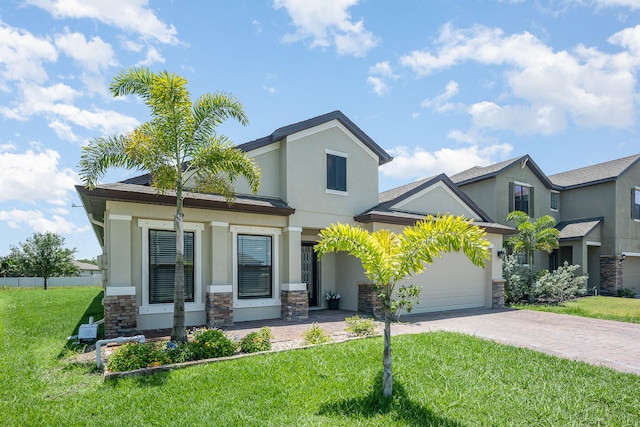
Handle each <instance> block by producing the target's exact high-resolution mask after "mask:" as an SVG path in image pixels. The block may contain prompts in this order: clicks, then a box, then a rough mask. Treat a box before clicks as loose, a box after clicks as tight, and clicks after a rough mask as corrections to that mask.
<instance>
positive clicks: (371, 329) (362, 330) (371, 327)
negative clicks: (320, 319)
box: [344, 315, 376, 337]
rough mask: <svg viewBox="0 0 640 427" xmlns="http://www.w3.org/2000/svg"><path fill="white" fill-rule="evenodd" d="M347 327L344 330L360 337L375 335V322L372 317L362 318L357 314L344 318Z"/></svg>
mask: <svg viewBox="0 0 640 427" xmlns="http://www.w3.org/2000/svg"><path fill="white" fill-rule="evenodd" d="M344 321H345V323H346V324H347V327H346V328H345V330H346V331H347V332H349V333H350V334H355V335H358V336H360V337H366V336H371V335H376V322H375V321H374V320H373V319H369V318H363V317H360V316H358V315H355V316H351V317H347V318H346V319H344Z"/></svg>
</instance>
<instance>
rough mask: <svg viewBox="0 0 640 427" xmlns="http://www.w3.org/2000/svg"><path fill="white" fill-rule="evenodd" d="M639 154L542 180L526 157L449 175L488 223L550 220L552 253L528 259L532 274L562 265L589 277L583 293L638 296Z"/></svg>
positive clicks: (639, 288) (639, 228)
mask: <svg viewBox="0 0 640 427" xmlns="http://www.w3.org/2000/svg"><path fill="white" fill-rule="evenodd" d="M639 159H640V155H634V156H629V157H625V158H623V159H618V160H613V161H610V162H605V163H600V164H597V165H593V166H587V167H584V168H580V169H575V170H572V171H568V172H563V173H559V174H555V175H551V176H547V175H545V174H544V172H542V170H541V169H540V168H539V167H538V166H537V165H536V163H535V162H534V161H533V160H532V159H531V157H530V156H528V155H525V156H520V157H517V158H514V159H511V160H507V161H504V162H501V163H497V164H494V165H490V166H486V167H474V168H471V169H468V170H466V171H464V172H461V173H459V174H456V175H453V176H452V177H451V180H452V181H453V182H455V183H456V184H457V185H458V186H459V187H460V189H462V190H463V191H464V192H465V193H466V194H467V195H468V196H469V197H470V198H471V199H472V200H474V201H475V202H476V203H477V204H478V205H479V206H480V207H481V208H482V209H483V210H484V211H485V212H487V214H488V215H490V216H491V217H492V218H493V219H494V220H495V221H497V222H499V223H502V224H507V225H513V224H510V223H509V222H507V221H506V217H507V214H508V213H509V212H511V211H513V210H522V211H524V212H526V213H528V214H529V216H530V217H532V218H538V217H540V216H542V215H550V216H552V217H553V218H555V219H556V222H557V226H556V228H558V230H559V231H560V241H559V246H560V247H559V249H558V250H556V251H554V252H553V253H551V254H549V255H547V254H546V253H544V252H538V253H537V254H535V258H534V267H535V269H536V270H541V269H555V268H557V267H558V266H559V265H562V264H563V263H564V261H567V262H569V263H570V264H578V265H580V266H581V271H578V273H579V274H582V273H588V274H589V281H588V285H587V286H588V289H589V291H590V292H593V289H594V288H595V289H597V290H598V291H599V292H602V293H604V294H609V295H615V294H616V293H617V290H618V289H621V288H623V287H624V288H631V289H633V290H634V291H635V292H636V294H640V164H639V163H638V160H639Z"/></svg>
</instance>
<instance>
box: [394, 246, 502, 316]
mask: <svg viewBox="0 0 640 427" xmlns="http://www.w3.org/2000/svg"><path fill="white" fill-rule="evenodd" d="M403 284H414V285H416V286H422V291H421V292H420V303H419V304H418V305H414V307H413V311H412V313H427V312H433V311H445V310H459V309H464V308H479V307H485V306H486V305H489V304H486V302H487V301H486V299H487V295H486V293H487V289H486V287H485V271H484V270H483V269H482V268H479V267H476V266H474V265H473V264H472V263H471V262H470V261H469V260H468V259H467V258H466V257H465V256H464V255H463V254H460V253H450V254H446V255H443V256H442V258H440V259H437V260H435V261H434V263H433V264H431V265H428V266H427V270H426V271H425V272H423V273H422V274H420V275H418V276H414V277H411V278H410V279H408V280H404V281H403V282H401V283H400V285H403Z"/></svg>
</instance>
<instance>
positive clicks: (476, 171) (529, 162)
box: [451, 154, 554, 188]
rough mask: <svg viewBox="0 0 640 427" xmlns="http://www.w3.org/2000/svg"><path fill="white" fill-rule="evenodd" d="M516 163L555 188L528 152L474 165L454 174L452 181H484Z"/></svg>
mask: <svg viewBox="0 0 640 427" xmlns="http://www.w3.org/2000/svg"><path fill="white" fill-rule="evenodd" d="M516 165H518V166H519V167H521V168H523V169H524V168H525V167H528V168H529V169H530V170H531V172H533V174H534V175H535V176H536V177H537V178H538V179H539V180H540V182H542V183H543V184H544V186H545V187H547V188H554V185H553V183H552V182H551V180H550V179H549V177H547V175H545V173H544V172H542V169H540V167H539V166H538V165H537V164H536V162H534V161H533V159H532V158H531V156H529V155H528V154H526V155H524V156H520V157H516V158H513V159H510V160H505V161H504V162H500V163H495V164H493V165H489V166H474V167H472V168H470V169H467V170H465V171H462V172H460V173H457V174H455V175H452V176H451V181H453V182H455V183H456V184H457V185H460V186H463V185H467V184H471V183H474V182H478V181H483V180H485V179H489V178H494V177H496V176H497V175H499V174H500V173H502V172H504V171H506V170H507V169H509V168H511V167H513V166H516Z"/></svg>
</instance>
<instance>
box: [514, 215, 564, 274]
mask: <svg viewBox="0 0 640 427" xmlns="http://www.w3.org/2000/svg"><path fill="white" fill-rule="evenodd" d="M507 221H515V223H516V227H517V229H518V231H519V233H518V234H517V235H515V236H514V237H511V238H509V239H507V244H508V245H509V246H511V247H512V248H513V252H515V253H517V254H523V255H525V256H526V259H527V263H528V264H529V269H530V270H531V269H532V268H533V251H546V252H549V253H551V252H552V251H553V250H554V249H557V248H558V238H559V235H560V232H559V231H558V230H557V229H556V228H554V227H555V225H556V220H555V219H554V218H553V217H552V216H549V215H543V216H541V217H540V218H538V219H535V220H534V219H531V218H529V215H527V214H526V213H524V212H522V211H513V212H510V213H509V215H507Z"/></svg>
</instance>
